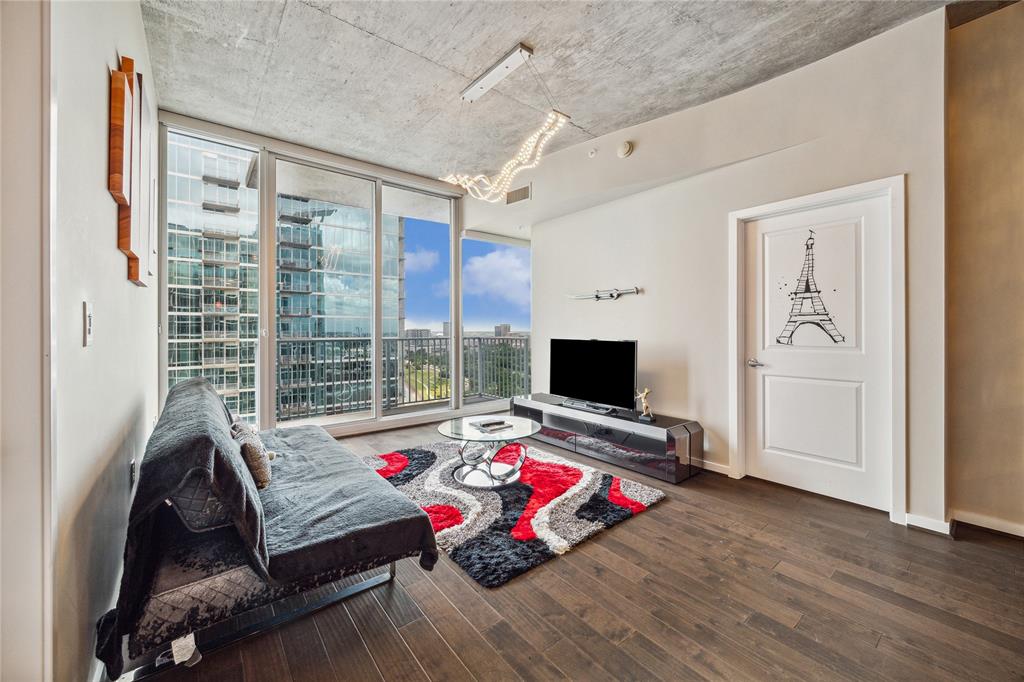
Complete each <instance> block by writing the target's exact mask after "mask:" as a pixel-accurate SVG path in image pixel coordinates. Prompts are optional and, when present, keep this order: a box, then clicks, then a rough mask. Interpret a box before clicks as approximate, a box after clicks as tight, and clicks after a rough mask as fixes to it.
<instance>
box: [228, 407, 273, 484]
mask: <svg viewBox="0 0 1024 682" xmlns="http://www.w3.org/2000/svg"><path fill="white" fill-rule="evenodd" d="M231 434H232V435H233V436H234V437H235V440H236V441H238V445H239V446H240V447H241V449H242V459H244V460H245V464H246V466H247V467H249V473H250V474H252V480H253V481H255V482H256V487H257V488H258V489H259V490H263V489H264V488H266V487H267V486H268V485H269V484H270V477H271V474H270V460H271V459H273V458H274V454H273V453H270V452H267V448H266V446H265V445H263V441H262V440H261V439H260V437H259V434H257V433H256V431H255V430H253V428H252V427H251V426H249V425H248V424H246V423H245V422H235V423H234V424H232V425H231Z"/></svg>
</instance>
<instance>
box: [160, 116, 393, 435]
mask: <svg viewBox="0 0 1024 682" xmlns="http://www.w3.org/2000/svg"><path fill="white" fill-rule="evenodd" d="M167 159H168V161H167V272H168V276H167V293H168V330H167V345H168V384H169V385H170V386H173V385H174V384H175V383H177V382H179V381H182V380H184V379H188V378H190V377H195V376H205V377H207V378H208V379H209V380H210V381H211V382H212V383H213V384H214V386H215V387H216V388H217V390H218V391H219V392H220V393H221V395H223V396H224V399H225V402H226V403H227V405H228V407H229V408H230V409H231V411H232V412H234V413H236V414H238V415H239V416H241V417H242V418H243V419H245V420H247V421H250V422H254V421H256V417H257V403H256V367H257V353H256V345H257V340H258V338H259V329H260V324H259V286H260V283H259V255H260V243H259V199H258V181H257V168H256V159H257V155H256V153H255V152H251V151H248V150H244V149H239V148H237V147H232V146H229V145H224V144H219V143H216V142H210V141H207V140H202V139H198V138H194V137H190V136H187V135H182V134H178V133H169V134H168V140H167ZM275 214H276V215H275V232H274V237H275V239H276V244H275V245H274V251H275V253H276V266H277V281H276V292H275V295H274V299H273V300H274V304H275V305H274V310H273V312H272V314H273V316H274V318H275V319H274V321H273V324H274V325H275V330H276V334H277V348H276V349H275V360H276V362H275V365H276V370H275V371H276V374H277V376H276V380H277V381H276V396H275V405H276V413H277V414H276V416H277V419H278V420H279V421H287V420H292V419H300V418H305V417H311V416H319V415H332V414H341V413H349V412H359V411H363V410H370V409H371V407H372V405H371V400H372V394H373V390H372V381H373V377H372V371H371V370H372V355H373V354H372V342H371V339H372V324H373V274H372V269H373V220H372V214H371V212H370V211H369V210H367V209H365V208H357V207H352V206H346V205H344V204H340V203H332V202H327V201H321V200H317V199H311V198H308V197H303V196H297V195H289V194H280V195H278V197H277V201H276V205H275ZM382 270H383V272H382V283H381V286H382V299H383V301H382V305H383V319H382V327H383V329H382V333H383V336H384V337H392V338H394V337H399V336H402V334H403V329H404V318H405V286H404V280H405V278H404V219H403V218H399V217H396V216H388V215H385V216H383V249H382ZM389 348H390V346H388V345H387V344H385V347H384V350H385V353H384V354H385V357H384V358H383V360H384V363H385V365H389V364H394V362H393V359H389V358H388V357H386V356H387V353H388V352H389V351H388V349H389ZM389 360H390V361H391V362H390V363H389ZM384 381H385V386H384V389H385V393H386V394H387V395H394V394H396V393H397V392H398V388H397V384H398V382H400V381H401V379H400V377H399V373H397V372H395V373H392V375H391V376H386V377H385V379H384ZM388 382H393V383H395V384H396V386H388V385H387V383H388Z"/></svg>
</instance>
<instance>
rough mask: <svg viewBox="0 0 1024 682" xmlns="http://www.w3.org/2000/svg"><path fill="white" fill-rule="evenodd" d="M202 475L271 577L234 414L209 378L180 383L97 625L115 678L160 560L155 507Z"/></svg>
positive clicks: (149, 450) (145, 466)
mask: <svg viewBox="0 0 1024 682" xmlns="http://www.w3.org/2000/svg"><path fill="white" fill-rule="evenodd" d="M196 475H201V476H203V477H205V478H206V480H207V482H208V484H209V486H210V488H211V490H212V491H213V492H214V493H215V494H216V495H217V497H218V498H219V500H220V502H221V504H223V506H224V507H225V509H226V510H227V512H228V514H229V515H230V518H231V519H232V522H233V524H234V527H235V529H236V530H237V531H238V534H239V537H240V538H241V539H242V544H243V546H244V549H245V552H246V554H247V555H248V557H249V562H250V564H251V565H252V567H253V570H255V571H256V572H257V574H259V575H260V576H261V577H263V578H265V579H269V577H270V571H269V563H270V559H269V554H268V552H267V540H266V534H265V525H264V519H263V504H262V503H261V501H260V496H259V493H258V491H257V490H256V484H255V483H254V482H253V479H252V476H251V475H250V474H249V471H248V469H247V468H246V466H245V462H244V460H243V459H242V456H241V454H240V452H239V448H238V444H237V443H236V442H235V441H234V439H233V438H232V437H231V415H230V413H228V411H227V408H226V407H225V406H224V403H223V401H222V400H221V398H220V396H219V395H217V392H216V391H215V390H214V388H213V386H212V385H211V384H210V383H209V382H208V381H207V380H206V379H190V380H188V381H185V382H182V383H180V384H177V385H176V386H174V387H173V388H172V389H171V390H170V392H169V393H168V394H167V400H166V403H165V405H164V411H163V413H162V414H161V415H160V420H159V421H158V422H157V425H156V429H155V430H154V431H153V435H152V436H151V437H150V439H149V443H148V444H147V446H146V455H145V457H144V458H143V460H142V467H141V469H140V472H139V484H138V488H137V490H136V491H135V498H134V499H133V500H132V507H131V511H130V512H129V515H128V537H127V539H126V540H125V546H124V573H123V574H122V576H121V586H120V591H119V593H118V597H117V606H116V608H114V609H112V610H110V611H109V612H107V613H106V614H105V615H104V616H103V617H102V618H101V619H100V620H99V622H98V623H97V625H96V629H97V642H96V656H97V658H99V659H100V660H101V661H103V663H104V664H105V665H106V667H107V675H108V676H109V677H110V678H111V679H117V678H118V677H119V676H120V674H121V669H122V667H123V664H124V662H123V660H122V654H121V642H122V639H123V636H124V635H126V634H128V633H130V632H131V631H132V630H133V628H134V627H135V624H136V622H137V621H138V618H139V615H140V612H141V607H142V604H143V603H144V601H145V599H146V597H147V596H148V595H149V592H150V582H151V581H152V578H153V574H154V571H155V568H156V564H157V561H158V557H159V537H157V536H156V534H155V533H154V532H153V529H154V526H155V522H156V514H155V513H154V512H155V511H156V510H157V509H158V508H159V506H160V505H161V504H163V503H164V500H166V499H167V498H169V497H172V496H173V495H174V494H175V493H176V492H177V491H178V490H179V489H180V488H182V486H184V485H185V484H186V483H188V481H189V479H190V478H192V477H194V476H196Z"/></svg>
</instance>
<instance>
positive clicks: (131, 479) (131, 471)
mask: <svg viewBox="0 0 1024 682" xmlns="http://www.w3.org/2000/svg"><path fill="white" fill-rule="evenodd" d="M134 489H135V458H134V457H132V458H131V460H130V461H129V462H128V491H129V492H131V491H132V490H134Z"/></svg>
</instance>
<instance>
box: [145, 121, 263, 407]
mask: <svg viewBox="0 0 1024 682" xmlns="http://www.w3.org/2000/svg"><path fill="white" fill-rule="evenodd" d="M256 159H257V154H256V152H253V151H250V150H246V149H242V148H239V147H234V146H231V145H226V144H221V143H219V142H212V141H209V140H204V139H201V138H198V137H193V136H190V135H183V134H180V133H174V132H170V133H168V135H167V147H166V160H167V177H166V184H165V186H166V215H167V242H166V244H167V247H166V251H167V260H166V273H167V325H166V327H167V383H168V385H169V386H173V385H174V384H176V383H178V382H180V381H183V380H185V379H188V378H191V377H197V376H205V377H206V378H208V379H209V380H210V382H211V383H212V384H213V385H214V387H215V388H216V389H217V391H218V392H219V393H220V394H221V395H222V396H223V397H224V401H225V402H226V403H227V406H228V408H229V409H230V410H231V411H232V412H233V413H235V414H237V415H239V416H241V417H242V418H243V419H245V420H247V421H256V416H257V404H256V344H257V338H258V336H259V194H258V189H257V167H256V166H257V163H256Z"/></svg>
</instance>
